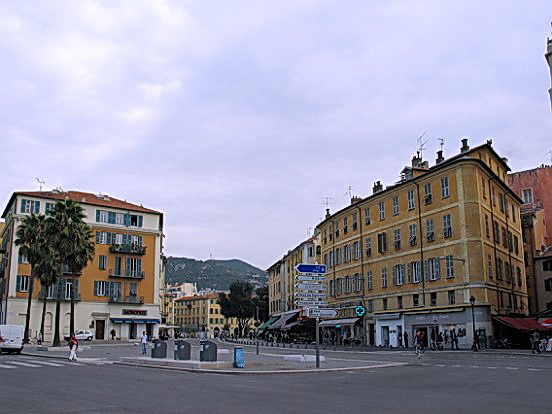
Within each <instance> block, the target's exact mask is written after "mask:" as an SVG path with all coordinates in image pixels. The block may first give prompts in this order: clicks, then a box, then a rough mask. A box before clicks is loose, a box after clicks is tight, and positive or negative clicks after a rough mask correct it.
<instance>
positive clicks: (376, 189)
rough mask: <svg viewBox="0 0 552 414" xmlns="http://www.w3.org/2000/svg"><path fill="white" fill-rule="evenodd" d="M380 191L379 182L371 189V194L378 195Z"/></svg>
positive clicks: (381, 187) (380, 185) (381, 189)
mask: <svg viewBox="0 0 552 414" xmlns="http://www.w3.org/2000/svg"><path fill="white" fill-rule="evenodd" d="M380 191H383V185H382V184H381V181H376V182H375V183H374V186H373V187H372V194H376V193H379V192H380Z"/></svg>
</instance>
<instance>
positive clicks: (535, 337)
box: [531, 330, 540, 354]
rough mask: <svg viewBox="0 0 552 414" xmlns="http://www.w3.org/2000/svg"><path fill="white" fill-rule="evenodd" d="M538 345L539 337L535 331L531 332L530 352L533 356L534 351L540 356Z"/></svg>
mask: <svg viewBox="0 0 552 414" xmlns="http://www.w3.org/2000/svg"><path fill="white" fill-rule="evenodd" d="M539 344H540V335H539V333H538V332H537V331H536V330H535V331H533V333H532V334H531V352H532V353H533V354H534V353H535V351H537V353H539V354H540V348H539Z"/></svg>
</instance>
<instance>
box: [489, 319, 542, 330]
mask: <svg viewBox="0 0 552 414" xmlns="http://www.w3.org/2000/svg"><path fill="white" fill-rule="evenodd" d="M494 319H495V320H497V321H499V322H500V323H503V324H504V325H506V326H509V327H510V328H514V329H518V330H520V331H534V330H537V331H545V330H547V329H550V328H548V327H546V326H544V325H543V324H541V323H539V322H538V321H537V320H535V319H531V318H511V317H509V316H495V317H494Z"/></svg>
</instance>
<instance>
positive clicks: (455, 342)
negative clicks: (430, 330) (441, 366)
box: [450, 328, 458, 349]
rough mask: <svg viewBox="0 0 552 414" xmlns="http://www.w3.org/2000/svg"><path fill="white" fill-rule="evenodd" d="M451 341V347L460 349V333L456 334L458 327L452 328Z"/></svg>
mask: <svg viewBox="0 0 552 414" xmlns="http://www.w3.org/2000/svg"><path fill="white" fill-rule="evenodd" d="M450 342H451V349H454V346H456V349H458V335H456V328H452V331H450Z"/></svg>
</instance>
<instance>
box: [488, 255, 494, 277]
mask: <svg viewBox="0 0 552 414" xmlns="http://www.w3.org/2000/svg"><path fill="white" fill-rule="evenodd" d="M487 275H488V276H489V278H490V279H492V278H493V257H492V256H491V255H490V254H488V255H487Z"/></svg>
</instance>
